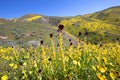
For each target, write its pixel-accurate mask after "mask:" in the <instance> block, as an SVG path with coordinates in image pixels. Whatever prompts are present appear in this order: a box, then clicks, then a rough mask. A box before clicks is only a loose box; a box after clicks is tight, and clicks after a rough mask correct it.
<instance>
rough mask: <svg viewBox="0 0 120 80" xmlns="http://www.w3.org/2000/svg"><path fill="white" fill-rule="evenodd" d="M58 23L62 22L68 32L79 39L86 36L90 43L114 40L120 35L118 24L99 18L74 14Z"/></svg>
mask: <svg viewBox="0 0 120 80" xmlns="http://www.w3.org/2000/svg"><path fill="white" fill-rule="evenodd" d="M60 24H63V25H64V26H65V30H66V31H68V32H69V33H71V34H73V35H74V36H76V37H78V38H80V39H81V40H84V39H85V37H86V39H87V41H88V42H91V43H101V42H103V43H109V42H115V41H116V40H118V38H119V37H120V26H118V25H114V24H111V23H108V22H104V21H101V20H96V19H91V18H86V17H81V16H76V17H73V18H71V19H69V20H62V21H61V22H60ZM79 33H80V34H79ZM78 35H79V36H78Z"/></svg>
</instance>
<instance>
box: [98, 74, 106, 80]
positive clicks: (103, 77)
mask: <svg viewBox="0 0 120 80" xmlns="http://www.w3.org/2000/svg"><path fill="white" fill-rule="evenodd" d="M97 77H98V78H99V79H100V80H106V78H105V76H102V75H101V74H100V73H97Z"/></svg>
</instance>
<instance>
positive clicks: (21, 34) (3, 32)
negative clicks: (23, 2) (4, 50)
mask: <svg viewBox="0 0 120 80" xmlns="http://www.w3.org/2000/svg"><path fill="white" fill-rule="evenodd" d="M49 34H53V39H54V40H55V43H56V45H57V44H58V42H59V41H58V40H59V33H58V32H57V28H54V26H52V25H50V24H39V23H34V22H28V21H27V22H26V21H19V22H18V21H17V22H13V21H9V22H6V23H3V24H0V46H11V45H21V46H22V45H23V46H24V45H30V44H32V45H34V46H36V45H39V44H40V41H41V40H43V41H44V45H46V46H49V45H51V42H50V37H49ZM64 35H65V36H63V40H64V43H65V45H69V38H70V39H71V40H73V41H76V40H75V39H74V38H73V37H71V36H70V35H69V34H67V33H66V32H65V34H64ZM75 43H76V42H75Z"/></svg>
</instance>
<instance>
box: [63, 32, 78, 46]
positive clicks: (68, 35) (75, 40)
mask: <svg viewBox="0 0 120 80" xmlns="http://www.w3.org/2000/svg"><path fill="white" fill-rule="evenodd" d="M63 33H64V34H63V37H65V38H67V39H68V40H69V39H71V42H72V43H73V44H74V45H77V44H78V40H77V38H76V37H74V36H73V35H71V34H70V33H68V32H66V31H63Z"/></svg>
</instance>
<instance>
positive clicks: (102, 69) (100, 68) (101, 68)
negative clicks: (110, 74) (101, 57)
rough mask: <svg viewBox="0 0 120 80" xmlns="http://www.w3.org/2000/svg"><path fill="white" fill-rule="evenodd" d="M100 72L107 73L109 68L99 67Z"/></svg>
mask: <svg viewBox="0 0 120 80" xmlns="http://www.w3.org/2000/svg"><path fill="white" fill-rule="evenodd" d="M97 68H98V70H99V71H100V72H102V73H104V72H106V70H107V68H106V67H101V66H99V65H98V66H97Z"/></svg>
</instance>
